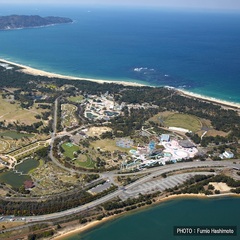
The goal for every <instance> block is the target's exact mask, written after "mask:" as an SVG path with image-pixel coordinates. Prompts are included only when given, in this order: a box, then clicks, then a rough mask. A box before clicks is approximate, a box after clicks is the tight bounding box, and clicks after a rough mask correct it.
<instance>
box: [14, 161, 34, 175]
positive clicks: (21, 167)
mask: <svg viewBox="0 0 240 240" xmlns="http://www.w3.org/2000/svg"><path fill="white" fill-rule="evenodd" d="M38 166H39V161H37V160H35V159H33V158H28V159H26V160H25V161H24V162H22V163H20V164H18V165H17V166H16V170H18V172H22V173H23V174H27V173H28V172H29V171H30V170H32V169H34V168H37V167H38Z"/></svg>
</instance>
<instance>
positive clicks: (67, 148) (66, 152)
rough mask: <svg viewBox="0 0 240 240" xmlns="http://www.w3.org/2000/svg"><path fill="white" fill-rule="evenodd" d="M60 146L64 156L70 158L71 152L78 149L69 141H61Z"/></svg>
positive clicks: (71, 156)
mask: <svg viewBox="0 0 240 240" xmlns="http://www.w3.org/2000/svg"><path fill="white" fill-rule="evenodd" d="M62 148H63V149H64V153H63V154H64V156H65V157H69V158H71V159H73V158H74V156H73V153H74V152H76V151H78V150H79V147H78V146H76V145H73V144H72V143H70V142H67V143H63V144H62Z"/></svg>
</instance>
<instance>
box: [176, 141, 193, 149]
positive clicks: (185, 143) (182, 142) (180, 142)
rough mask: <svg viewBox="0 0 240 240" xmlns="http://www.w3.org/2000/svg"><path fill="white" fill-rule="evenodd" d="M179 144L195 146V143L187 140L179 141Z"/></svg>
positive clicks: (184, 146) (189, 146)
mask: <svg viewBox="0 0 240 240" xmlns="http://www.w3.org/2000/svg"><path fill="white" fill-rule="evenodd" d="M179 145H180V146H181V147H183V148H193V147H195V145H194V144H193V143H192V142H190V141H188V140H181V141H179Z"/></svg>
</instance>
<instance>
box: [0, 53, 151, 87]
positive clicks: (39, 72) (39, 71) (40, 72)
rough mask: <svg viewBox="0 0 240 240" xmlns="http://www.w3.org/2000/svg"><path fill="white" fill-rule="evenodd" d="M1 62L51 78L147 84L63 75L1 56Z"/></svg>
mask: <svg viewBox="0 0 240 240" xmlns="http://www.w3.org/2000/svg"><path fill="white" fill-rule="evenodd" d="M0 62H3V63H6V64H10V65H15V66H17V67H21V68H23V69H22V70H20V71H21V72H23V73H26V74H30V75H34V76H43V77H49V78H61V79H68V80H83V81H91V82H97V83H101V84H102V83H115V84H121V85H124V86H134V87H142V86H147V85H144V84H141V83H135V82H124V81H117V80H116V81H114V80H106V79H94V78H81V77H73V76H68V75H62V74H58V73H51V72H47V71H43V70H39V69H36V68H32V67H28V66H26V65H22V64H19V63H15V62H11V61H8V60H5V59H2V58H0Z"/></svg>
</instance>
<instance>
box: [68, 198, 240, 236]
mask: <svg viewBox="0 0 240 240" xmlns="http://www.w3.org/2000/svg"><path fill="white" fill-rule="evenodd" d="M239 204H240V198H230V197H227V198H218V199H216V198H214V199H213V198H211V199H210V198H209V199H193V198H191V199H186V198H185V199H176V200H170V201H168V202H164V203H161V204H160V205H157V206H154V207H150V208H147V209H144V210H142V211H138V212H135V213H130V214H127V215H125V216H123V217H120V218H117V219H115V220H113V221H109V222H107V223H104V224H102V225H99V226H98V227H96V228H94V229H92V230H89V231H87V232H85V233H82V234H75V235H74V236H71V237H68V238H65V239H66V240H96V239H98V240H104V239H107V240H112V239H114V240H122V239H124V240H146V239H147V240H215V239H221V240H229V239H231V240H235V239H236V240H237V239H239V237H240V231H239V230H240V215H239V213H240V212H239ZM179 226H181V227H203V228H204V229H205V227H208V228H210V227H229V226H235V227H237V236H207V235H205V236H178V235H174V227H179Z"/></svg>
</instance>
